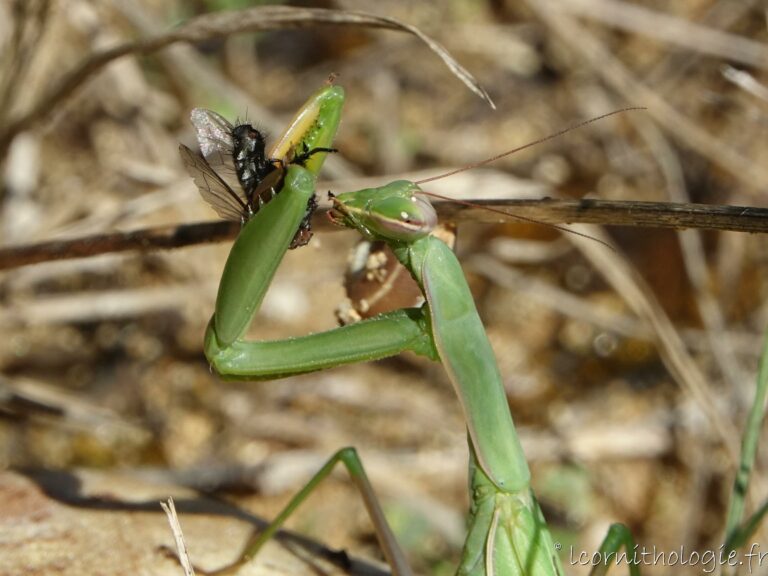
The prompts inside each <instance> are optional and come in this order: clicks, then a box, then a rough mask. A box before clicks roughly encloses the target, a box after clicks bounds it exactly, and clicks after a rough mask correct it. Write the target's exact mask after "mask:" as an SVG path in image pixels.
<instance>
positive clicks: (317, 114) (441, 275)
mask: <svg viewBox="0 0 768 576" xmlns="http://www.w3.org/2000/svg"><path fill="white" fill-rule="evenodd" d="M343 102H344V91H343V89H342V88H341V87H339V86H335V85H327V86H325V87H323V88H322V89H321V90H320V91H318V92H317V93H316V94H315V95H313V96H312V97H311V98H310V99H309V100H308V101H307V103H306V104H305V105H304V106H303V107H302V108H301V110H300V111H299V113H298V114H297V116H296V118H295V119H294V121H293V122H292V123H291V125H290V127H289V128H288V130H287V131H286V133H285V135H284V136H283V137H282V138H281V139H280V141H279V142H278V143H277V145H276V146H275V147H274V148H273V149H272V152H271V155H270V157H271V158H279V159H282V158H291V157H296V156H297V155H298V156H301V158H302V161H301V162H297V163H290V162H286V163H285V166H286V169H285V173H284V177H283V182H282V188H281V189H280V191H279V193H277V194H276V195H275V196H274V197H273V198H272V199H271V200H269V202H268V203H266V204H265V205H264V206H262V207H260V209H259V211H258V213H256V214H255V215H253V216H252V217H250V219H249V220H248V221H247V222H245V223H244V226H243V229H242V231H241V233H240V235H239V236H238V238H237V239H236V241H235V243H234V245H233V247H232V250H231V252H230V255H229V258H228V260H227V263H226V265H225V268H224V272H223V275H222V278H221V283H220V285H219V292H218V296H217V301H216V309H215V313H214V315H213V317H212V318H211V321H210V323H209V325H208V329H207V331H206V335H205V344H204V348H205V354H206V357H207V358H208V361H209V362H210V365H211V367H212V368H213V369H214V370H215V371H216V372H218V373H219V374H220V375H221V376H222V377H224V378H226V379H246V380H264V379H274V378H280V377H286V376H290V375H295V374H302V373H307V372H313V371H317V370H323V369H326V368H331V367H334V366H338V365H342V364H350V363H354V362H364V361H370V360H376V359H380V358H384V357H388V356H392V355H395V354H398V353H400V352H404V351H411V352H415V353H416V354H419V355H422V356H426V357H428V358H430V359H431V360H434V361H437V362H441V363H442V364H443V366H444V367H445V370H446V372H447V374H448V376H449V378H450V380H451V382H452V384H453V387H454V389H455V392H456V394H457V396H458V398H459V401H460V403H461V406H462V409H463V413H464V416H465V420H466V425H467V431H468V440H469V449H470V450H469V452H470V459H469V476H470V482H469V491H470V501H471V505H470V510H469V521H468V534H467V538H466V541H465V544H464V548H463V552H462V557H461V561H460V565H459V567H458V569H457V574H461V575H470V574H471V575H486V576H506V575H510V576H511V575H515V576H518V575H530V576H544V575H556V574H562V573H563V569H562V566H561V563H560V560H559V558H558V553H557V550H556V548H555V546H554V542H553V540H552V537H551V535H550V533H549V531H548V529H547V525H546V523H545V520H544V517H543V515H542V513H541V510H540V508H539V505H538V503H537V501H536V497H535V495H534V493H533V491H532V489H531V486H530V478H531V475H530V471H529V468H528V464H527V462H526V459H525V455H524V453H523V449H522V446H521V444H520V440H519V438H518V436H517V433H516V431H515V426H514V424H513V420H512V416H511V414H510V411H509V407H508V404H507V399H506V396H505V393H504V389H503V386H502V380H501V375H500V372H499V368H498V366H497V363H496V359H495V357H494V354H493V350H492V349H491V346H490V343H489V341H488V337H487V336H486V333H485V330H484V328H483V324H482V322H481V320H480V317H479V315H478V313H477V310H476V308H475V305H474V301H473V298H472V294H471V293H470V290H469V287H468V286H467V283H466V280H465V279H464V275H463V273H462V270H461V266H460V264H459V262H458V260H457V259H456V257H455V256H454V254H453V252H452V251H451V249H450V248H448V246H447V245H446V244H445V243H443V242H442V241H441V240H439V239H437V238H435V237H434V236H431V235H430V232H431V231H432V229H433V228H434V227H435V225H436V223H437V216H436V213H435V211H434V209H433V207H432V206H431V204H430V203H429V201H428V200H427V198H426V196H424V195H422V194H421V190H420V188H419V186H418V185H417V184H415V183H413V182H408V181H403V180H401V181H396V182H392V183H389V184H387V185H385V186H382V187H379V188H371V189H366V190H359V191H356V192H348V193H343V194H339V195H338V196H333V197H332V201H333V207H332V209H331V210H330V212H329V216H330V218H331V220H332V221H333V222H335V223H336V224H339V225H341V226H345V227H348V228H353V229H355V230H357V231H359V232H360V233H361V234H362V235H363V236H365V237H366V238H368V239H370V240H383V241H385V242H386V243H387V244H388V245H389V246H390V247H391V249H392V250H393V252H394V254H395V255H396V257H397V259H398V260H399V261H400V262H401V263H402V264H403V265H404V266H405V267H406V268H407V269H408V271H409V272H410V274H411V275H412V276H413V278H414V279H415V280H416V282H417V283H418V285H419V288H420V289H421V291H422V293H423V295H424V299H425V304H424V305H422V306H421V307H420V308H409V309H401V310H396V311H394V312H389V313H385V314H382V315H379V316H376V317H374V318H371V319H367V320H363V321H361V322H358V323H355V324H350V325H347V326H342V327H340V328H336V329H333V330H329V331H326V332H322V333H319V334H312V335H308V336H302V337H296V338H289V339H286V340H277V341H247V340H245V339H244V338H243V335H244V333H245V331H246V330H247V328H248V326H249V325H250V322H251V319H252V317H253V316H254V314H255V313H256V311H257V310H258V308H259V306H260V304H261V302H262V299H263V297H264V295H265V293H266V291H267V289H268V287H269V285H270V283H271V281H272V279H273V276H274V274H275V272H276V270H277V268H278V266H279V264H280V261H281V259H282V257H283V255H284V254H285V252H286V250H287V249H288V248H289V246H290V244H291V241H292V239H293V238H294V235H295V234H296V233H297V230H299V229H300V227H301V225H302V222H303V221H305V220H306V210H307V206H308V203H310V201H311V199H312V198H313V196H314V190H315V177H316V175H317V173H318V171H319V170H320V167H321V165H322V162H323V160H324V157H325V155H326V152H327V151H330V150H331V148H330V147H331V144H332V141H333V138H334V136H335V134H336V130H337V128H338V125H339V121H340V118H341V109H342V106H343ZM314 150H318V151H319V152H318V153H316V154H314V153H307V151H314ZM182 156H185V154H184V153H183V154H182ZM186 160H187V159H185V161H186ZM188 166H189V163H188ZM198 183H199V182H198ZM338 462H342V463H343V464H344V465H345V466H346V468H347V470H348V471H349V473H350V475H351V477H352V479H353V481H354V483H355V485H356V486H357V487H358V488H359V490H360V492H361V494H362V497H363V500H364V502H365V505H366V508H367V509H368V512H369V514H370V516H371V518H372V521H373V523H374V525H375V527H376V530H377V535H378V538H379V543H380V545H381V547H382V550H383V553H384V555H385V557H386V558H387V560H388V562H389V563H390V565H391V567H392V570H393V573H394V574H396V575H400V576H404V575H408V574H411V570H410V568H409V567H408V565H407V562H406V561H405V559H404V555H403V553H402V551H401V550H400V548H399V546H398V544H397V542H396V540H395V538H394V536H393V535H392V532H391V530H390V529H389V527H388V525H387V522H386V519H385V517H384V514H383V512H382V510H381V507H380V505H379V503H378V501H377V499H376V497H375V495H374V492H373V489H372V487H371V484H370V482H369V480H368V478H367V476H366V474H365V470H364V468H363V465H362V463H361V461H360V459H359V457H358V456H357V453H356V452H355V450H354V449H353V448H345V449H342V450H340V451H339V452H337V453H336V454H335V455H334V456H333V457H332V458H331V459H330V460H329V461H328V463H327V464H326V465H325V466H323V468H322V469H321V470H320V471H319V472H318V473H317V474H316V475H315V476H314V477H313V479H312V480H311V481H310V482H309V483H308V484H307V486H306V487H305V488H304V489H302V490H301V491H300V492H299V493H298V494H297V495H296V496H295V497H294V499H293V500H292V501H291V502H290V503H289V504H288V506H287V507H286V508H285V510H283V512H281V514H280V515H279V516H278V517H277V518H276V519H275V521H274V522H273V523H272V524H271V525H270V526H269V527H268V528H267V529H266V530H264V531H263V532H261V533H260V534H258V535H256V536H255V537H254V538H252V539H251V541H249V542H248V543H247V544H246V546H245V548H244V550H243V553H242V555H241V557H240V558H239V559H238V560H236V561H235V562H234V563H233V564H232V565H230V566H227V567H225V568H222V569H220V570H217V571H216V572H215V573H217V574H223V573H233V572H235V571H236V570H237V568H238V567H239V566H241V565H242V564H243V563H245V562H247V561H248V560H249V559H250V558H252V557H253V556H254V555H255V554H256V553H257V552H258V550H259V549H260V547H261V546H262V545H263V544H264V543H265V542H266V541H267V540H268V539H269V538H271V537H272V536H273V535H274V534H275V532H276V531H277V530H278V529H279V527H280V526H281V525H282V524H283V522H284V521H285V519H286V518H287V517H288V516H289V515H290V514H291V513H292V512H293V510H294V509H295V508H296V507H297V506H298V505H299V504H300V503H301V502H302V501H303V500H304V499H305V498H306V497H307V495H308V494H309V493H310V492H311V491H312V489H313V488H314V487H315V486H316V485H317V484H318V483H319V482H321V481H322V479H323V478H325V477H326V476H327V475H328V474H329V473H330V472H331V470H332V468H333V467H334V466H335V465H336V463H338ZM628 538H629V536H628V532H626V531H622V529H621V528H619V527H616V528H614V529H613V530H612V532H611V534H609V537H608V538H607V539H606V543H607V544H608V545H609V547H612V548H614V549H616V548H618V547H619V545H621V544H624V545H627V544H628V543H629V540H628Z"/></svg>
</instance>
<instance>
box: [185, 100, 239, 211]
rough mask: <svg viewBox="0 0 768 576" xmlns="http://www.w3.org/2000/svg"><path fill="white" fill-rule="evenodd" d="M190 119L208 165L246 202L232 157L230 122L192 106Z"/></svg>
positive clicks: (212, 112)
mask: <svg viewBox="0 0 768 576" xmlns="http://www.w3.org/2000/svg"><path fill="white" fill-rule="evenodd" d="M190 119H191V120H192V124H193V125H194V127H195V133H196V136H197V142H198V144H199V145H200V152H201V153H202V154H203V158H205V161H206V162H208V166H210V167H211V169H212V170H213V171H214V172H216V173H217V174H218V175H219V177H220V178H221V180H223V181H224V182H225V183H226V184H227V186H229V188H230V190H232V191H233V192H234V193H235V194H237V196H238V197H239V198H240V199H241V200H242V201H243V202H246V203H247V199H246V197H245V193H244V192H243V191H242V187H241V186H240V183H239V181H238V179H237V173H236V171H235V163H234V160H233V158H232V149H233V142H232V130H233V129H234V127H233V126H232V124H231V123H230V122H229V121H228V120H227V119H226V118H224V117H223V116H222V115H221V114H217V113H216V112H214V111H213V110H206V109H205V108H194V109H193V110H192V113H191V114H190Z"/></svg>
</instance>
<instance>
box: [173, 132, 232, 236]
mask: <svg viewBox="0 0 768 576" xmlns="http://www.w3.org/2000/svg"><path fill="white" fill-rule="evenodd" d="M179 154H180V155H181V160H182V161H183V162H184V166H185V167H186V168H187V172H188V173H189V175H190V176H192V178H193V179H194V181H195V184H197V188H198V189H199V190H200V195H201V196H202V197H203V199H204V200H205V201H206V202H208V204H210V205H211V207H212V208H213V209H214V210H216V213H217V214H218V215H219V216H220V217H222V218H224V219H225V220H235V221H238V222H239V221H241V220H242V219H243V217H245V215H246V214H247V206H246V204H245V201H244V200H243V199H242V198H241V197H240V196H239V195H238V194H236V193H235V192H234V191H233V190H232V188H231V187H230V186H229V185H228V184H227V183H226V182H225V181H224V180H222V178H221V176H219V175H218V174H217V173H216V171H215V170H214V169H213V168H211V165H210V164H209V163H208V161H207V160H206V159H205V158H203V157H202V156H200V155H198V154H196V153H194V152H192V150H190V149H189V148H187V147H186V146H184V144H180V145H179Z"/></svg>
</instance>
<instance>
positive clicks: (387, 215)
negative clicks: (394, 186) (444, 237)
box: [367, 194, 437, 240]
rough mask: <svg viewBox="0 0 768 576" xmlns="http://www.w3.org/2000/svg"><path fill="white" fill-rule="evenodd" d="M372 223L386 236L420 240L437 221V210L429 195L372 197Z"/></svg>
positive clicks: (373, 228)
mask: <svg viewBox="0 0 768 576" xmlns="http://www.w3.org/2000/svg"><path fill="white" fill-rule="evenodd" d="M367 208H368V214H367V217H368V220H369V222H368V227H369V228H370V229H371V230H373V231H375V232H376V233H378V234H380V235H381V236H382V237H385V238H392V239H394V240H416V239H417V238H421V237H422V236H426V235H427V234H429V233H430V232H431V231H432V229H433V228H434V227H435V226H436V225H437V214H436V213H435V209H434V208H433V207H432V204H430V203H429V200H427V199H426V197H424V196H422V195H419V194H414V195H409V196H405V197H403V196H390V197H382V198H377V199H373V200H371V202H370V203H369V204H368V206H367Z"/></svg>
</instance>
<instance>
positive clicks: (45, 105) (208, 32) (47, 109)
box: [0, 6, 494, 156]
mask: <svg viewBox="0 0 768 576" xmlns="http://www.w3.org/2000/svg"><path fill="white" fill-rule="evenodd" d="M321 25H333V26H364V27H368V28H383V29H387V30H395V31H398V32H407V33H409V34H413V35H414V36H416V37H417V38H418V39H419V40H421V41H422V42H424V43H425V44H426V45H427V46H428V47H429V49H430V50H432V51H433V52H434V53H435V54H436V55H437V56H438V57H439V58H440V59H441V60H442V61H443V62H444V63H445V65H446V66H447V67H448V69H449V70H450V71H451V72H452V73H453V74H454V75H455V76H456V77H457V78H458V79H459V80H461V81H462V82H463V83H464V84H465V85H466V86H467V87H468V88H469V89H470V90H472V91H473V92H474V93H475V94H477V95H478V96H480V97H481V98H483V99H484V100H485V101H486V102H488V104H489V105H490V106H491V107H494V104H493V101H492V100H491V98H490V96H489V95H488V93H487V92H486V91H485V89H484V88H483V87H482V86H480V84H479V83H478V81H477V80H476V79H475V78H474V76H472V74H470V73H469V71H467V70H466V69H465V68H464V67H463V66H462V65H461V64H459V63H458V62H457V61H456V60H455V59H454V58H453V57H452V56H451V55H450V54H449V53H448V51H447V50H446V49H445V48H444V47H443V46H442V45H441V44H440V43H438V42H437V41H435V40H434V39H432V38H431V37H429V36H427V35H426V34H424V33H423V32H422V31H421V30H419V29H418V28H416V27H415V26H411V25H409V24H405V23H403V22H400V21H399V20H397V19H395V18H388V17H385V16H376V15H373V14H367V13H364V12H352V11H346V10H329V9H324V8H294V7H289V6H259V7H255V8H248V9H245V10H236V11H229V12H215V13H211V14H203V15H201V16H198V17H196V18H192V19H191V20H188V21H187V22H185V23H184V24H181V25H180V26H178V27H177V28H175V29H172V30H169V31H167V32H164V33H162V34H159V35H157V36H153V37H149V38H145V39H142V40H137V41H135V42H129V43H126V44H122V45H120V46H115V47H114V48H109V49H106V50H103V51H102V52H98V53H96V54H94V55H93V56H91V57H90V58H89V59H87V60H85V61H84V62H82V63H81V64H80V65H79V66H77V67H76V68H75V69H74V70H72V71H71V72H69V73H68V74H65V75H64V76H63V77H62V78H61V79H60V81H59V82H58V83H57V84H56V85H55V86H54V87H53V88H52V89H51V90H49V91H48V93H47V94H46V95H45V96H43V97H42V98H41V99H40V100H39V101H38V102H37V103H36V104H35V105H34V106H32V108H31V109H29V110H28V111H27V112H26V113H25V114H23V115H22V116H21V117H19V118H17V119H16V120H14V121H13V122H11V123H10V124H8V126H6V128H5V130H3V131H2V133H0V156H2V155H4V154H5V152H6V151H7V149H8V146H9V145H10V142H11V141H12V140H13V138H14V137H15V136H16V135H17V134H19V133H20V132H22V131H24V130H26V129H28V128H30V127H31V126H33V125H35V124H38V123H41V122H44V121H45V120H46V119H47V118H48V117H49V116H50V114H51V113H52V111H53V110H55V109H56V107H57V106H58V105H60V103H61V102H62V101H64V100H66V99H67V98H68V97H69V96H71V95H72V94H73V93H74V92H75V90H77V89H78V88H79V87H80V86H82V85H83V84H84V83H85V82H86V81H87V80H88V79H90V78H91V77H92V76H93V75H95V74H96V73H97V72H99V71H100V70H101V69H102V68H104V66H106V65H107V64H109V63H110V62H112V61H114V60H117V59H118V58H122V57H123V56H127V55H129V54H151V53H153V52H156V51H158V50H161V49H163V48H165V47H167V46H170V45H172V44H175V43H177V42H201V41H204V40H210V39H212V38H218V37H221V36H227V35H230V34H239V33H242V32H254V31H258V30H274V29H283V28H308V27H311V26H321Z"/></svg>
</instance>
